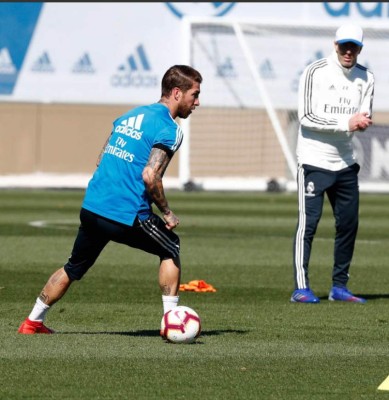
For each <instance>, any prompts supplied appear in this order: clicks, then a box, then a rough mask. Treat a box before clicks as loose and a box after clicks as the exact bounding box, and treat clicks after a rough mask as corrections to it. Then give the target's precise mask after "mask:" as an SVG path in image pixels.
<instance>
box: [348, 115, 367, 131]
mask: <svg viewBox="0 0 389 400" xmlns="http://www.w3.org/2000/svg"><path fill="white" fill-rule="evenodd" d="M372 123H373V121H372V120H371V118H370V116H369V113H367V112H364V113H358V114H354V115H353V116H352V117H351V118H350V120H349V122H348V126H349V131H350V132H355V131H364V130H365V129H366V128H368V127H369V126H370V125H371V124H372Z"/></svg>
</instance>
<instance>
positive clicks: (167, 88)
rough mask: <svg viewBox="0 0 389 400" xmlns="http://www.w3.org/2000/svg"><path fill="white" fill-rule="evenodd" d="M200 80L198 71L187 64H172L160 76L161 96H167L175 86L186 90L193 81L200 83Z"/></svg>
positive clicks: (201, 79) (190, 86)
mask: <svg viewBox="0 0 389 400" xmlns="http://www.w3.org/2000/svg"><path fill="white" fill-rule="evenodd" d="M202 81H203V78H202V76H201V74H200V72H199V71H197V70H196V69H194V68H192V67H190V66H189V65H173V66H172V67H170V68H169V69H168V70H167V71H166V72H165V74H164V76H163V78H162V82H161V89H162V96H164V97H168V96H169V95H170V93H171V91H172V90H173V89H174V88H175V87H178V88H180V89H181V90H182V91H183V92H186V91H188V90H189V89H191V88H192V86H193V82H197V83H201V82H202Z"/></svg>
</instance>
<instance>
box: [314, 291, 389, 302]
mask: <svg viewBox="0 0 389 400" xmlns="http://www.w3.org/2000/svg"><path fill="white" fill-rule="evenodd" d="M353 295H354V296H357V297H362V298H364V299H366V300H377V299H389V294H388V293H385V294H383V293H382V294H362V293H353ZM318 297H319V299H320V300H328V295H327V296H318ZM331 303H339V301H334V302H331Z"/></svg>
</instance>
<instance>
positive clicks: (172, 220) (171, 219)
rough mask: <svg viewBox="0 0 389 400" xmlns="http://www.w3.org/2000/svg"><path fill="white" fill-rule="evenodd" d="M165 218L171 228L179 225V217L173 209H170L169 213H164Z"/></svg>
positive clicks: (167, 225) (167, 226)
mask: <svg viewBox="0 0 389 400" xmlns="http://www.w3.org/2000/svg"><path fill="white" fill-rule="evenodd" d="M163 219H164V220H165V222H166V228H167V229H169V230H171V229H174V228H176V227H177V225H178V224H179V223H180V220H179V219H178V217H177V216H176V215H175V214H174V213H173V211H172V210H169V212H168V213H167V214H164V215H163Z"/></svg>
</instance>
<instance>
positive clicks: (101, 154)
mask: <svg viewBox="0 0 389 400" xmlns="http://www.w3.org/2000/svg"><path fill="white" fill-rule="evenodd" d="M111 135H112V132H111V133H110V135H109V136H108V137H107V140H106V141H105V143H104V146H103V148H102V149H101V151H100V154H99V156H98V157H97V161H96V166H97V167H98V166H99V165H100V161H101V159H102V157H103V155H104V150H105V148H106V147H107V144H108V142H109V138H110V137H111Z"/></svg>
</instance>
